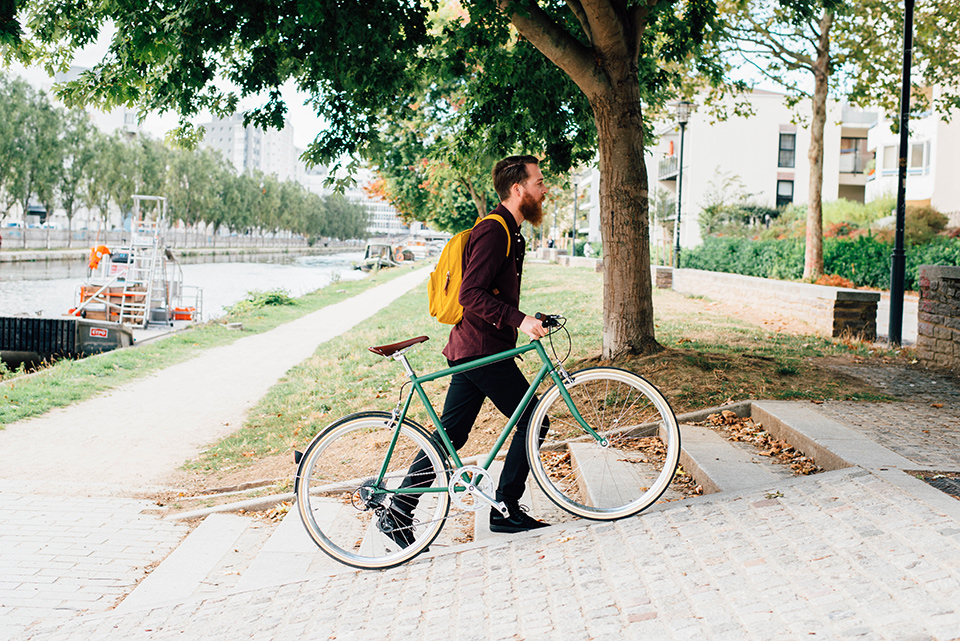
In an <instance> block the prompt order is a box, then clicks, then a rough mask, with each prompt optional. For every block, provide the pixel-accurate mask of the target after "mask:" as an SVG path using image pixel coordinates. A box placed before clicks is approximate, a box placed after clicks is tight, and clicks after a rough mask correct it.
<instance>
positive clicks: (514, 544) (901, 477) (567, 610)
mask: <svg viewBox="0 0 960 641" xmlns="http://www.w3.org/2000/svg"><path fill="white" fill-rule="evenodd" d="M849 373H851V374H854V375H858V376H862V377H866V378H869V379H871V380H873V381H874V382H875V383H876V384H878V385H883V386H884V387H885V388H886V389H887V390H888V391H889V392H890V393H891V394H893V395H895V396H897V397H898V398H899V401H898V402H895V403H886V404H876V403H870V404H862V403H834V402H828V403H825V404H823V405H814V404H810V403H802V404H799V405H802V407H803V408H804V409H812V410H813V412H814V413H816V414H818V415H819V416H822V417H823V424H827V423H829V421H831V420H833V421H836V422H838V423H841V424H842V425H844V426H846V427H849V428H851V429H853V430H855V431H857V432H859V433H860V434H863V435H865V436H867V437H868V438H870V439H871V440H873V441H875V442H877V443H880V444H881V445H883V446H884V447H886V448H888V449H891V450H894V451H896V452H897V453H899V454H900V456H902V457H904V458H906V459H908V462H909V464H903V467H902V469H897V468H896V467H893V466H881V465H880V464H878V463H876V458H875V456H876V448H865V450H866V449H869V450H870V451H869V453H866V452H865V455H864V457H863V459H862V461H859V462H858V459H857V456H856V454H857V452H852V453H851V452H846V454H847V455H852V458H853V460H852V462H853V463H855V465H854V467H850V468H847V469H842V470H837V471H832V472H826V473H822V474H818V475H815V476H810V477H801V478H794V479H776V480H772V481H770V485H769V487H756V488H755V489H751V490H744V491H740V492H726V493H718V494H713V495H707V496H702V497H697V498H694V499H689V500H685V501H682V502H676V503H669V504H664V505H658V506H656V507H655V508H653V509H651V510H649V511H647V512H645V513H643V514H641V515H640V516H638V517H635V518H631V519H627V520H624V521H619V522H616V523H585V522H576V523H570V524H565V525H563V526H554V527H551V528H547V529H544V530H539V531H537V532H533V533H528V534H523V535H517V536H514V537H508V538H506V539H502V538H501V539H494V540H488V541H483V542H477V543H473V544H469V545H466V546H462V547H460V548H454V549H451V550H449V551H445V552H438V553H436V554H435V555H431V556H426V557H423V558H419V559H415V560H414V561H413V562H411V563H409V564H407V565H405V566H402V567H400V568H395V569H392V570H387V571H382V572H370V571H356V572H354V571H342V570H341V571H337V572H335V573H331V574H329V575H328V574H320V575H317V576H313V577H311V578H309V579H306V578H304V577H299V576H294V575H292V576H290V577H289V580H285V581H284V582H282V583H279V584H274V585H269V586H267V587H260V588H257V589H253V590H245V591H243V590H241V591H233V592H224V593H219V594H216V595H213V596H211V595H209V594H208V595H206V596H199V597H197V598H194V599H191V600H187V601H185V602H182V603H178V604H169V605H163V606H160V607H152V608H145V609H141V610H135V609H132V610H130V611H126V612H115V611H105V610H106V609H107V607H108V606H107V607H105V606H104V605H103V603H107V604H109V603H110V600H111V599H113V600H115V599H116V598H117V596H116V595H117V593H118V591H119V592H122V591H123V585H124V581H127V580H129V579H126V578H125V576H128V575H124V574H123V572H124V570H125V567H126V566H123V565H122V563H121V566H120V567H118V568H116V573H115V575H114V574H109V573H107V572H106V571H103V570H99V569H94V570H91V568H92V567H94V566H95V565H96V564H97V563H99V564H101V565H107V564H108V563H110V561H111V559H113V558H114V557H115V556H116V555H113V554H111V553H110V551H109V550H110V548H106V549H107V551H106V552H104V551H103V549H101V548H100V547H99V546H100V545H101V544H100V543H85V545H88V546H90V554H89V555H82V554H80V553H78V556H89V557H90V558H91V559H92V562H89V563H86V564H85V565H83V566H80V567H83V568H84V569H85V570H86V571H87V572H88V574H87V575H84V576H82V577H81V578H80V579H79V580H76V581H75V587H76V590H77V591H80V590H86V593H87V594H89V595H91V596H90V597H88V598H93V596H94V595H96V594H99V593H98V591H97V590H96V589H93V588H91V587H90V586H91V581H89V580H87V579H97V580H104V583H105V585H104V586H103V588H102V590H101V592H102V593H109V594H110V595H111V596H109V597H103V598H104V599H105V601H104V602H97V605H96V607H89V608H88V609H87V613H86V614H82V615H80V616H77V615H76V613H75V612H66V613H62V614H56V613H55V612H54V611H53V610H49V609H48V610H45V612H46V615H45V616H43V617H41V618H40V620H37V621H34V622H33V623H31V624H30V625H29V626H27V625H25V624H23V623H22V622H21V623H20V624H19V627H17V624H15V623H12V624H8V625H7V627H6V631H7V632H8V634H10V636H11V638H16V639H30V640H32V641H52V640H59V639H78V640H79V639H83V640H87V639H185V638H191V639H192V638H204V639H223V640H230V641H234V640H236V639H257V640H259V639H264V640H267V639H277V640H280V639H301V638H303V639H324V640H326V639H338V640H340V641H349V640H358V641H366V640H367V639H371V638H376V639H386V640H397V641H410V640H415V639H423V640H427V641H432V640H435V639H437V640H438V639H444V640H446V639H452V640H477V641H487V640H500V639H503V640H520V639H522V640H526V641H534V640H540V639H543V640H556V641H578V640H584V641H586V640H607V639H609V640H611V641H620V640H622V639H628V640H632V639H641V640H646V639H650V640H657V641H659V640H661V639H690V640H701V639H708V640H717V641H721V640H727V639H729V640H731V641H740V640H743V639H758V640H763V641H766V640H768V639H890V640H896V641H920V640H936V641H949V640H954V639H960V598H958V595H960V501H958V500H956V499H955V498H953V497H950V496H948V495H947V494H944V493H942V492H940V491H939V490H936V489H933V488H932V487H930V486H928V485H927V484H925V483H923V482H922V481H920V480H918V479H917V478H915V477H914V476H913V475H911V474H908V473H906V472H905V471H904V470H905V469H909V468H910V466H912V465H914V464H915V465H916V467H917V468H921V467H925V466H927V467H934V468H937V469H942V470H957V469H958V468H960V461H958V459H957V454H956V452H957V448H956V447H955V445H956V444H957V438H958V435H957V430H958V429H960V427H958V426H960V385H958V382H957V380H956V378H949V377H941V376H936V375H933V374H929V373H925V372H916V371H913V370H902V369H894V368H886V369H881V370H851V371H849ZM936 405H940V406H941V407H936ZM868 460H873V461H874V463H873V464H871V463H869V462H868ZM898 460H899V459H898ZM0 474H2V473H0ZM8 487H10V486H9V485H8V486H4V485H2V484H0V501H3V500H6V499H8V498H9V497H10V494H8V493H7V491H6V489H7V488H8ZM13 487H15V488H16V489H17V492H20V493H21V494H23V495H28V494H29V493H28V492H27V490H25V489H23V488H25V487H27V485H25V484H24V483H22V482H21V483H20V484H14V485H13ZM34 500H35V495H34V494H29V496H28V497H27V498H26V499H25V500H24V502H25V503H29V502H31V501H34ZM90 500H93V499H90ZM118 501H119V499H118ZM5 506H6V505H5V504H0V533H2V532H7V531H8V529H9V530H11V531H12V530H13V529H14V528H8V526H7V525H6V524H5V523H4V521H3V519H4V518H6V517H5V515H7V514H8V513H9V512H10V510H4V509H2V508H3V507H5ZM111 506H113V507H112V509H120V504H119V503H117V504H113V503H111ZM55 507H56V508H58V509H59V507H61V506H55ZM22 509H29V508H25V506H23V504H21V510H15V511H17V512H22ZM130 510H131V513H134V512H135V513H136V518H139V519H148V520H147V522H146V523H147V525H148V527H147V529H148V530H152V528H153V525H154V524H155V525H156V526H157V527H158V532H156V534H157V539H158V540H156V541H155V542H149V543H148V542H147V541H144V542H142V545H141V548H140V549H139V550H137V549H134V545H135V544H134V543H129V544H128V545H130V546H131V549H130V550H129V553H130V555H131V556H132V557H136V559H137V560H139V561H141V562H142V560H144V559H146V558H161V557H162V556H163V555H164V550H165V549H166V547H165V546H168V544H169V541H176V540H177V536H178V535H179V532H177V531H173V532H171V533H170V534H169V535H165V534H163V533H162V532H161V531H159V528H161V527H162V528H172V529H173V530H176V528H177V527H180V526H176V525H172V524H170V523H169V522H166V521H159V520H156V517H152V516H150V515H149V514H147V513H146V512H144V511H139V512H137V511H136V510H137V506H135V505H134V506H130ZM53 513H55V514H56V513H57V510H56V509H55V510H53ZM294 516H295V515H294ZM89 518H91V519H92V518H93V517H92V516H91V517H89ZM150 519H154V520H150ZM61 521H62V523H63V524H64V525H65V524H66V523H67V521H68V519H67V518H64V519H61V520H48V521H45V522H43V523H40V524H38V525H39V526H40V527H36V528H34V530H35V532H43V534H44V536H46V537H47V538H46V539H45V541H46V542H42V541H37V540H33V541H30V542H25V545H26V546H27V548H28V549H29V547H30V546H34V547H36V546H43V545H53V543H52V542H53V541H56V540H57V538H58V536H59V532H51V531H49V528H52V527H55V526H59V525H61ZM117 521H119V522H122V523H126V524H128V525H129V527H127V528H126V529H122V528H118V527H117V525H118V523H117ZM131 521H132V522H131ZM135 526H136V520H135V519H131V517H124V518H118V519H111V522H110V525H109V528H113V529H114V530H116V533H115V534H111V535H110V536H111V537H112V540H113V541H117V542H119V543H118V545H122V542H123V541H124V540H125V539H124V537H128V536H129V535H130V534H131V533H133V530H134V529H135ZM14 527H16V526H14ZM83 528H89V531H88V532H87V534H89V535H91V536H96V535H97V534H98V533H101V532H102V530H103V529H104V527H103V526H98V525H97V524H96V523H95V522H94V521H84V522H82V523H79V524H78V525H77V528H76V530H74V535H75V536H77V537H80V536H82V534H83V532H84V530H83ZM152 534H154V532H152V531H151V534H150V535H151V536H152ZM147 536H148V535H147V534H146V533H145V534H144V538H145V539H146V538H147ZM133 537H134V538H136V534H135V533H133ZM8 540H13V539H8ZM126 540H129V539H126ZM76 545H77V546H79V545H80V544H79V543H78V544H76ZM111 545H112V544H111ZM6 549H7V542H6V541H5V540H3V539H0V559H2V558H4V557H5V550H6ZM113 549H114V550H116V549H117V548H116V547H114V548H113ZM81 552H82V549H81ZM24 554H26V555H29V554H31V553H30V552H28V551H25V552H24ZM31 558H33V557H31ZM120 558H121V559H122V558H123V556H122V555H120ZM32 562H34V564H35V565H37V570H36V574H37V575H40V576H48V577H49V576H52V577H54V578H53V579H52V582H53V583H56V581H57V579H59V578H60V577H62V576H63V575H64V574H66V571H65V570H66V568H65V566H62V567H64V570H59V571H58V570H56V568H57V566H56V565H54V566H53V569H52V570H51V571H50V572H44V570H45V569H46V566H45V565H44V563H46V561H45V560H44V559H41V560H40V562H39V563H38V562H37V560H36V559H33V561H32ZM71 562H75V563H77V566H79V563H80V562H81V559H74V560H73V561H69V560H68V561H66V563H71ZM77 566H71V567H77ZM5 567H8V566H6V565H0V571H2V570H3V569H4V568H5ZM28 570H29V568H28ZM70 571H74V572H75V570H73V569H71V570H70ZM138 571H140V570H138ZM140 573H141V574H142V571H140ZM22 574H25V572H24V573H22ZM132 574H136V572H134V573H132ZM2 576H5V572H4V573H3V574H0V577H2ZM113 576H116V578H115V579H113V580H114V583H112V584H110V583H108V582H107V581H108V580H109V579H110V577H113ZM46 580H49V579H46ZM3 581H4V579H3V578H0V585H2V582H3ZM118 587H119V588H120V589H119V590H115V591H113V592H109V591H108V589H114V588H118ZM0 589H2V588H0ZM65 589H66V588H65ZM18 591H19V589H18V588H13V591H12V593H13V594H17V593H18ZM0 594H4V593H0ZM0 602H2V599H0ZM76 602H79V601H74V603H76ZM14 610H16V608H14ZM38 611H39V610H38ZM67 617H69V619H67ZM3 625H4V624H3V615H2V609H0V638H3V633H4V629H5V628H4V627H3Z"/></svg>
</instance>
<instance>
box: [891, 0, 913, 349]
mask: <svg viewBox="0 0 960 641" xmlns="http://www.w3.org/2000/svg"><path fill="white" fill-rule="evenodd" d="M913 6H914V0H906V1H905V2H904V14H903V76H902V78H901V80H902V85H901V89H900V163H899V167H898V173H897V222H896V231H895V235H894V245H893V253H892V254H891V256H890V324H889V326H888V330H889V331H888V332H887V333H888V334H889V336H888V339H889V342H890V345H892V346H896V347H899V346H900V344H901V340H902V338H903V290H904V281H905V279H906V275H905V274H906V266H907V254H906V251H905V250H904V248H903V236H904V227H905V224H906V223H905V220H906V217H907V213H906V212H907V204H906V202H907V148H908V145H909V142H910V65H911V60H912V58H913Z"/></svg>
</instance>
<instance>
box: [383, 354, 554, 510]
mask: <svg viewBox="0 0 960 641" xmlns="http://www.w3.org/2000/svg"><path fill="white" fill-rule="evenodd" d="M471 360H474V359H469V358H468V359H463V360H458V361H448V362H449V363H450V366H451V367H453V366H455V365H461V364H463V363H466V362H469V361H471ZM529 387H530V383H529V382H528V381H527V379H526V378H525V377H524V375H523V373H522V372H521V371H520V368H519V367H517V363H516V361H514V360H513V359H509V360H504V361H498V362H496V363H491V364H490V365H485V366H484V367H479V368H477V369H471V370H467V371H466V372H460V373H459V374H454V375H453V376H452V377H451V379H450V388H449V390H448V391H447V397H446V399H445V400H444V402H443V414H442V416H441V417H440V421H441V423H443V429H444V431H446V433H447V436H449V437H450V441H451V442H452V443H453V446H454V448H456V449H457V450H459V449H460V448H461V447H463V446H464V444H465V443H466V442H467V438H469V436H470V430H472V429H473V424H474V422H476V420H477V416H478V415H479V414H480V409H481V407H482V406H483V401H484V399H486V398H489V399H490V400H491V401H493V404H494V405H495V406H496V408H497V409H498V410H500V412H501V413H503V415H504V416H507V417H510V416H512V415H513V412H514V411H515V410H516V409H517V407H518V406H519V405H520V402H521V401H522V400H523V395H524V394H526V392H527V390H528V389H529ZM536 405H537V398H536V397H534V398H533V399H532V400H531V401H530V403H529V404H528V405H527V408H526V410H525V411H524V412H523V414H522V415H521V417H520V420H519V421H518V422H517V426H516V428H515V430H514V433H513V440H511V442H510V447H509V449H508V450H507V456H506V459H505V460H504V462H503V471H502V472H501V473H500V483H499V485H498V486H497V497H496V498H497V500H498V501H517V500H519V499H520V497H521V496H523V490H524V484H525V483H526V480H527V475H528V474H529V473H530V464H529V462H528V461H527V451H526V440H527V426H528V424H529V423H530V415H531V414H532V413H533V408H534V407H536ZM546 433H547V426H546V425H544V426H543V427H542V429H541V433H540V438H541V439H543V437H544V436H545V435H546ZM430 439H431V440H432V441H433V442H434V443H435V444H436V445H437V447H438V448H439V449H440V451H441V452H446V448H445V446H444V445H443V441H442V439H441V438H440V435H439V434H438V433H437V432H436V431H434V432H433V434H432V435H431V437H430ZM435 478H436V475H435V474H434V473H433V468H432V467H431V466H430V461H429V459H428V458H427V457H426V455H425V454H424V453H423V452H420V453H419V454H418V455H417V457H416V459H415V460H414V462H413V464H412V465H411V466H410V469H409V470H408V472H407V477H406V478H405V479H404V481H403V483H402V484H401V487H405V488H406V487H427V486H429V485H430V484H431V483H433V481H434V479H435ZM418 501H419V496H418V495H414V494H406V495H398V496H396V497H395V498H394V504H395V505H396V506H397V507H400V508H402V509H407V510H409V511H412V509H413V508H414V507H415V506H416V504H417V502H418Z"/></svg>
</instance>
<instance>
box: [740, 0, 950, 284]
mask: <svg viewBox="0 0 960 641" xmlns="http://www.w3.org/2000/svg"><path fill="white" fill-rule="evenodd" d="M722 8H723V10H724V13H725V16H726V17H725V23H726V30H727V33H728V35H729V38H730V40H729V42H730V44H731V45H732V46H733V47H734V48H735V49H736V50H737V51H739V53H740V54H741V55H742V57H743V60H744V61H745V62H746V63H748V64H751V65H753V66H754V67H755V68H756V70H757V71H758V72H759V73H760V74H761V75H763V76H764V77H766V78H767V79H768V80H771V81H773V82H775V83H776V84H778V85H780V86H781V87H783V88H784V89H785V90H786V91H787V101H788V104H789V105H790V106H792V107H793V106H796V105H797V104H798V103H799V102H800V101H801V100H804V99H809V100H810V105H811V116H810V147H809V149H808V151H807V158H808V159H809V162H810V178H809V197H808V206H807V221H806V240H805V251H804V266H803V277H804V278H806V279H813V278H817V277H819V276H821V275H822V274H823V136H824V126H825V124H826V120H827V99H828V97H829V96H830V95H831V94H832V95H834V96H836V97H838V98H841V99H842V98H844V97H845V98H848V99H849V100H850V101H851V102H852V103H853V104H857V105H859V106H861V107H864V108H867V109H870V108H876V107H878V106H879V107H881V108H882V109H884V110H885V111H886V112H887V113H896V112H897V111H899V104H900V82H901V80H900V79H901V74H902V64H903V49H902V41H903V11H904V9H903V7H902V5H901V4H900V3H891V2H884V1H883V0H860V1H858V2H856V3H840V2H836V1H835V0H818V1H817V2H814V3H809V4H807V3H780V4H779V5H773V4H771V3H767V2H761V1H760V0H733V1H731V2H727V3H726V4H723V5H722ZM914 31H915V48H914V54H913V55H914V58H913V61H914V66H915V67H916V69H917V71H919V73H916V72H915V73H914V75H913V76H912V78H913V80H914V83H913V90H912V100H911V102H912V112H913V113H922V112H923V111H925V110H927V109H929V108H930V105H931V101H930V98H929V96H928V94H929V93H930V92H929V87H931V86H934V85H936V86H940V87H955V86H957V84H958V81H960V58H958V57H957V55H956V53H955V49H954V47H955V43H956V42H958V40H960V2H957V0H946V2H940V3H936V4H932V5H920V6H918V8H917V12H916V14H915V23H914ZM811 80H812V85H811ZM923 85H926V88H924V87H923ZM811 86H812V89H811ZM937 107H938V109H940V110H941V112H942V113H944V114H946V113H948V111H949V110H950V109H955V108H957V107H960V95H958V94H956V93H955V92H953V91H945V92H941V93H940V94H939V97H938V104H937Z"/></svg>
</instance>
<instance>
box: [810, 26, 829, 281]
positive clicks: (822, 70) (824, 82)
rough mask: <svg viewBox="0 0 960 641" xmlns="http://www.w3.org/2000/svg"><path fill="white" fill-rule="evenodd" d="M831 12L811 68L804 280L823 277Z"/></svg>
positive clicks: (821, 31) (821, 28) (821, 27)
mask: <svg viewBox="0 0 960 641" xmlns="http://www.w3.org/2000/svg"><path fill="white" fill-rule="evenodd" d="M832 23H833V13H831V12H830V11H824V13H823V17H822V18H820V42H819V43H818V45H817V60H816V62H814V65H813V77H814V89H813V100H812V105H811V109H812V116H811V119H810V149H809V151H808V152H807V158H808V159H809V161H810V194H809V197H808V198H807V236H806V248H805V250H804V254H803V277H804V279H816V278H819V277H820V276H822V275H823V129H824V125H825V124H826V122H827V92H828V80H829V77H830V25H831V24H832Z"/></svg>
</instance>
